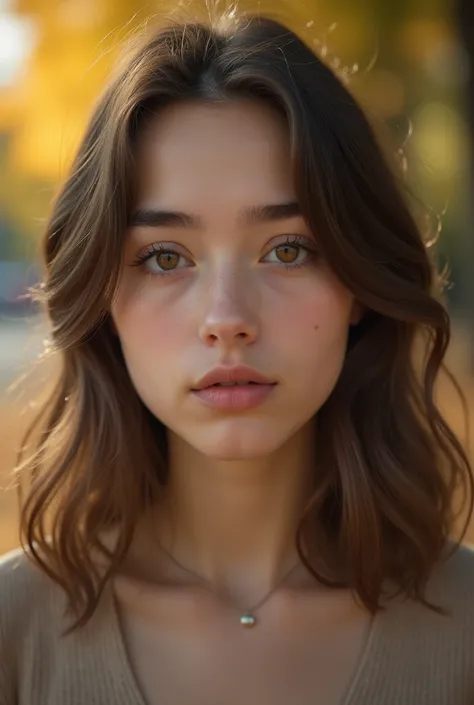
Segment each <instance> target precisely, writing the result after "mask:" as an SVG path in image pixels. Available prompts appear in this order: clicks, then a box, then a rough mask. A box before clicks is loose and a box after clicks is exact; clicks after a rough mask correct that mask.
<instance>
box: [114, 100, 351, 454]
mask: <svg viewBox="0 0 474 705" xmlns="http://www.w3.org/2000/svg"><path fill="white" fill-rule="evenodd" d="M291 172H292V169H291V165H290V147H289V139H288V134H287V129H286V125H285V122H284V120H283V119H282V118H281V117H280V116H279V115H278V113H276V112H273V111H272V109H271V108H270V107H267V106H266V105H264V104H259V103H257V102H255V103H254V102H251V101H247V100H242V101H232V102H228V103H220V104H207V103H199V102H189V103H182V104H180V105H174V106H171V107H168V108H166V109H164V110H163V111H161V112H160V113H159V115H157V116H156V118H155V119H154V121H153V122H152V123H151V124H150V125H149V126H148V127H147V128H146V130H144V132H143V133H142V135H141V138H140V142H139V145H138V171H137V178H138V187H139V197H138V202H137V204H136V209H135V218H134V220H132V226H131V227H130V228H129V231H128V232H127V235H126V241H125V245H124V247H125V253H124V254H125V256H124V266H123V278H122V282H121V286H120V289H119V291H118V294H117V297H116V300H115V302H114V305H113V307H112V317H113V321H114V324H115V327H116V330H117V333H118V335H119V337H120V341H121V345H122V349H123V353H124V357H125V362H126V365H127V368H128V371H129V374H130V377H131V380H132V383H133V385H134V387H135V389H136V391H137V393H138V395H139V396H140V397H141V399H142V400H143V402H144V404H145V405H146V406H147V407H148V408H149V409H150V411H151V412H152V413H153V414H154V415H155V416H156V417H157V418H159V419H160V420H161V421H162V422H163V423H164V424H165V425H166V426H167V427H168V428H169V429H170V430H171V431H173V432H174V433H175V434H176V435H177V436H178V437H179V438H181V439H183V440H184V441H185V442H187V443H188V444H190V445H191V446H192V447H194V448H195V449H196V450H198V451H199V452H201V453H203V454H204V455H207V456H210V457H214V458H222V459H239V458H256V457H259V456H264V455H267V454H269V453H271V452H274V451H276V450H277V449H278V448H279V447H281V446H282V444H283V443H285V442H286V441H289V440H290V439H291V437H292V436H294V434H297V433H298V431H300V430H302V429H303V427H304V426H306V425H307V423H308V422H309V421H310V420H311V419H312V418H313V417H314V415H315V414H316V413H317V411H318V409H319V408H320V407H321V405H322V404H323V403H324V402H325V400H326V399H327V398H328V396H329V395H330V393H331V391H332V389H333V387H334V385H335V383H336V381H337V379H338V376H339V374H340V371H341V368H342V365H343V361H344V356H345V350H346V342H347V336H348V330H349V325H350V324H351V323H355V322H356V321H357V319H358V311H357V307H356V306H355V304H354V301H353V298H352V296H351V295H350V293H349V292H348V291H347V290H346V289H344V287H343V286H342V285H341V284H340V283H339V282H338V281H336V280H335V278H334V277H333V276H332V274H331V273H330V271H329V270H328V268H327V266H326V264H325V263H324V261H322V260H321V259H320V258H319V256H318V245H317V233H314V237H313V234H312V233H311V232H310V230H309V229H308V226H307V225H306V222H305V220H304V219H303V217H302V216H301V215H299V214H298V212H297V208H296V207H295V206H294V205H289V206H288V207H287V208H281V209H280V210H278V209H273V210H271V209H268V208H267V209H266V210H263V208H265V207H267V206H277V205H284V204H295V201H296V197H295V191H294V186H293V183H292V177H291ZM153 211H159V212H160V213H158V214H156V213H153ZM171 214H174V215H171ZM265 215H267V217H264V216H265ZM270 216H272V217H270ZM133 222H134V223H135V224H133ZM218 365H224V366H236V365H247V366H250V367H251V368H253V369H254V370H257V371H258V372H260V373H261V374H262V375H264V376H265V377H266V378H268V379H269V380H270V381H271V382H273V383H276V384H273V386H271V387H267V388H258V392H257V391H256V388H255V387H254V388H253V390H251V391H250V393H249V394H247V392H248V391H249V390H248V388H247V391H245V390H243V388H240V389H238V390H236V389H235V388H233V390H231V389H229V388H227V389H222V388H221V389H220V390H219V391H214V392H211V393H210V395H209V398H212V394H215V395H216V396H219V399H220V400H221V405H220V406H219V407H216V406H212V405H211V406H209V400H208V401H207V402H206V399H204V398H203V397H202V396H200V395H199V394H196V392H195V391H193V390H194V389H195V388H196V387H197V386H198V382H199V380H200V379H201V378H202V376H203V375H205V374H206V373H208V372H210V371H211V370H213V369H214V368H215V367H216V366H218ZM260 391H261V392H262V393H261V394H260ZM205 394H206V393H204V396H205ZM246 395H247V396H246ZM252 395H254V396H252ZM255 396H256V397H257V399H255ZM249 398H251V400H253V402H254V403H253V404H252V403H250V404H247V405H246V401H245V400H247V401H248V399H249ZM226 400H227V401H228V402H229V403H232V400H234V402H233V403H234V404H239V403H240V404H241V405H242V404H243V406H244V407H245V408H235V406H234V407H233V408H227V407H226V405H225V404H226ZM239 400H240V401H239ZM257 402H258V403H257ZM211 403H212V401H211ZM222 403H223V406H222Z"/></svg>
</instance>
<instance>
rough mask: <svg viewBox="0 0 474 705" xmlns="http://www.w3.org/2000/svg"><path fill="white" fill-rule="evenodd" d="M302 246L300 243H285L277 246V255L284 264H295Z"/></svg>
mask: <svg viewBox="0 0 474 705" xmlns="http://www.w3.org/2000/svg"><path fill="white" fill-rule="evenodd" d="M301 250H302V248H301V246H300V245H289V244H286V243H285V244H283V245H278V246H277V247H275V253H276V255H277V256H278V257H279V258H280V259H281V261H282V262H283V263H284V264H293V263H294V262H295V261H296V260H297V259H298V255H299V254H300V252H301Z"/></svg>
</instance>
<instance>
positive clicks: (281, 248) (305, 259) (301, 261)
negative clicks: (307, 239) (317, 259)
mask: <svg viewBox="0 0 474 705" xmlns="http://www.w3.org/2000/svg"><path fill="white" fill-rule="evenodd" d="M314 254H315V253H313V252H312V250H311V248H310V246H309V245H308V246H305V245H303V244H301V242H300V241H299V239H298V238H295V239H294V240H291V241H289V240H288V241H286V242H281V243H280V244H278V245H276V246H275V247H273V248H272V249H271V251H270V252H269V253H268V254H267V255H266V256H265V258H264V261H265V262H268V263H270V264H282V265H284V266H285V267H286V268H287V269H292V268H296V267H300V266H301V267H302V266H304V265H305V264H308V263H309V262H310V260H312V258H313V256H314Z"/></svg>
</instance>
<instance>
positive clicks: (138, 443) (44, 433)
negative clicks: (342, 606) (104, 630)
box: [18, 15, 473, 631]
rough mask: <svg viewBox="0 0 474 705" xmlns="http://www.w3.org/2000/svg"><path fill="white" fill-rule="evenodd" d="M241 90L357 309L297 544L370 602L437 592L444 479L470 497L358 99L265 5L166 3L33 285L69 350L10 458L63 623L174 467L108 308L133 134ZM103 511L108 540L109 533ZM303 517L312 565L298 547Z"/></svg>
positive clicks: (445, 527) (375, 146)
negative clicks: (282, 134)
mask: <svg viewBox="0 0 474 705" xmlns="http://www.w3.org/2000/svg"><path fill="white" fill-rule="evenodd" d="M239 97H246V98H252V99H255V100H258V101H266V102H268V103H269V104H271V105H272V106H274V108H275V110H278V111H280V112H281V113H282V114H283V115H284V116H285V118H286V120H287V124H288V129H289V133H290V137H291V150H292V166H291V168H292V169H293V173H294V182H295V186H296V193H297V198H298V201H299V203H300V206H301V209H302V212H303V215H304V216H305V218H306V219H307V222H308V224H309V226H310V228H311V230H312V232H314V233H317V236H318V247H319V248H320V249H321V252H322V255H323V257H324V258H325V260H326V261H327V262H328V264H329V266H330V267H331V268H332V270H333V272H334V273H335V275H336V276H337V277H338V279H339V280H340V281H341V282H342V283H343V285H344V286H345V287H347V289H348V290H349V291H350V292H352V294H353V295H354V296H355V297H356V299H357V300H358V301H359V302H361V303H362V304H363V306H364V308H365V311H366V313H365V316H364V318H363V320H362V322H361V323H360V324H359V325H358V326H357V327H355V328H354V329H352V330H351V333H350V337H349V342H348V348H347V355H346V359H345V364H344V367H343V370H342V373H341V376H340V379H339V380H338V383H337V385H336V387H335V389H334V391H333V393H332V395H331V396H330V398H329V399H328V401H327V402H326V403H325V404H324V406H323V407H322V408H321V410H320V411H319V412H318V423H317V430H316V437H315V439H314V442H315V444H317V447H318V452H317V457H318V469H317V473H316V470H315V488H316V489H315V492H314V495H313V496H311V497H308V503H307V507H306V510H305V512H304V514H303V516H302V517H301V524H300V527H299V530H298V533H297V536H296V543H297V547H298V551H299V553H300V556H301V559H302V560H303V562H304V563H305V564H306V566H307V567H308V568H309V570H311V572H312V573H313V574H314V575H315V577H317V578H318V579H319V580H321V581H322V582H324V583H325V584H328V585H338V586H339V585H344V586H348V587H350V588H351V589H353V591H354V593H355V594H356V595H357V596H358V598H359V599H360V600H361V601H362V603H363V604H364V605H366V607H367V608H368V609H369V610H371V611H372V612H375V611H376V610H377V609H378V608H379V606H380V597H381V590H382V585H383V583H384V581H385V580H390V581H394V583H395V584H396V585H397V586H398V589H399V590H400V591H402V592H403V593H405V594H406V595H409V596H411V597H412V598H414V599H416V600H421V601H422V602H424V603H425V604H429V603H428V601H427V599H426V597H425V587H426V582H427V579H428V577H429V575H430V572H431V570H432V568H433V566H434V564H435V562H436V561H437V560H438V559H439V557H440V556H441V554H442V552H443V549H444V547H445V546H446V544H447V539H448V538H449V537H450V536H451V533H452V530H453V526H454V523H455V519H456V512H455V510H454V503H453V501H454V497H455V494H456V496H457V495H458V493H459V496H461V497H463V498H464V501H465V503H467V516H468V517H469V516H470V514H471V511H472V488H473V480H472V474H471V469H470V467H469V461H468V459H467V457H466V454H465V452H464V450H463V448H462V445H461V444H460V442H459V441H458V440H457V438H456V436H455V434H454V433H453V431H452V430H451V429H450V428H449V426H448V425H447V423H446V422H445V420H444V419H443V417H442V415H441V414H440V412H439V410H438V408H437V406H436V404H435V401H434V386H435V381H436V379H437V376H438V373H439V371H440V369H441V368H442V367H443V358H444V355H445V352H446V349H447V346H448V342H449V337H450V321H449V317H448V313H447V311H446V309H445V307H444V305H443V303H442V296H440V295H439V277H438V276H437V274H436V270H435V267H434V261H433V258H432V256H431V255H430V252H429V251H428V249H427V247H426V244H425V242H424V240H423V237H422V234H421V232H420V230H419V228H418V226H417V224H416V219H415V218H414V217H413V215H412V213H411V210H410V208H409V206H408V205H407V204H408V201H407V199H406V198H405V196H404V194H403V189H402V186H401V180H400V178H399V177H398V176H397V175H396V174H395V172H394V170H393V167H392V166H391V165H390V163H389V160H387V158H386V157H385V156H384V155H383V150H382V148H381V147H380V145H379V142H378V140H377V138H376V136H375V133H374V130H373V128H372V127H371V126H370V124H369V121H368V119H367V117H366V116H365V115H364V112H363V111H362V109H361V107H360V106H359V105H358V103H357V101H356V100H355V98H354V97H353V96H352V95H351V93H350V92H349V90H348V88H347V87H346V86H345V85H344V82H343V81H341V80H340V79H339V78H338V77H337V76H336V75H335V74H334V73H333V71H332V70H331V69H330V68H329V67H328V66H327V65H325V63H324V62H323V61H322V60H321V59H320V58H318V56H317V55H316V54H315V53H314V52H313V51H312V50H311V49H310V48H309V47H308V45H307V44H306V43H305V42H304V41H303V40H302V39H300V38H299V37H298V36H296V35H295V34H294V33H293V32H291V31H290V30H289V29H288V28H287V27H285V26H283V25H282V24H281V23H279V22H278V21H276V20H274V19H271V18H269V17H261V16H255V15H250V16H249V15H246V16H243V17H242V18H241V19H238V20H236V21H235V22H234V23H233V24H232V26H231V27H230V26H227V27H222V26H220V25H212V23H207V24H206V23H201V22H199V21H192V22H183V23H179V22H176V21H174V22H172V23H170V24H169V25H168V26H166V27H165V28H160V29H158V30H156V29H155V30H153V31H151V32H148V34H147V35H146V36H144V39H143V41H142V42H141V44H140V45H139V46H138V47H137V48H136V49H135V51H134V53H133V55H132V56H131V57H130V58H129V59H128V62H127V63H125V64H123V65H122V66H121V68H120V70H119V71H118V72H117V73H116V75H115V76H114V77H113V78H112V80H111V82H110V84H109V85H108V87H107V88H106V90H105V92H104V94H103V95H102V97H101V99H100V101H99V102H98V104H97V106H96V108H95V110H94V112H93V115H92V117H91V120H90V122H89V125H88V127H87V129H86V132H85V136H84V138H83V141H82V144H81V145H80V147H79V150H78V153H77V156H76V158H75V161H74V163H73V165H72V168H71V172H70V175H69V177H68V178H67V181H66V183H65V185H64V187H63V188H62V191H61V192H60V194H59V196H58V198H57V201H56V203H55V205H54V208H53V211H52V214H51V217H50V220H49V223H48V225H47V228H46V232H45V233H44V238H43V241H42V256H43V261H44V265H45V280H44V282H43V284H42V286H41V289H40V294H41V298H42V301H43V304H44V306H45V308H46V310H47V314H48V316H49V319H50V322H51V330H52V341H53V346H54V349H55V351H56V355H57V356H58V357H59V359H60V361H61V370H60V374H59V378H58V381H57V384H56V387H55V389H54V390H53V392H52V393H51V396H50V398H49V400H48V402H47V404H46V405H45V407H44V408H43V409H42V410H41V413H40V415H39V418H38V423H39V427H38V425H36V426H32V427H31V428H30V430H29V432H28V434H27V437H26V447H27V448H29V453H28V455H23V456H22V457H20V463H19V465H18V468H19V471H21V472H22V473H23V472H25V473H26V475H27V476H28V477H31V486H30V488H29V493H28V495H27V496H26V497H25V498H24V501H22V507H21V540H22V545H23V546H24V547H25V548H26V549H27V550H28V549H29V552H30V553H31V558H32V559H33V560H34V561H36V562H37V563H38V564H39V565H40V566H41V568H42V569H43V570H44V571H46V572H47V573H48V574H49V575H50V577H51V578H53V579H54V580H55V581H57V582H58V583H59V584H60V585H61V586H62V587H63V588H64V590H65V591H66V593H67V596H68V605H69V610H70V611H71V612H72V613H73V614H74V616H75V618H76V620H75V622H74V624H73V626H72V627H71V629H76V628H79V627H80V626H81V625H83V624H85V623H86V622H87V621H88V620H89V618H90V617H91V616H92V614H93V612H94V610H95V607H96V605H97V601H98V599H99V597H100V595H101V593H102V590H103V588H104V586H105V584H106V581H107V580H108V579H109V578H110V577H111V575H112V574H113V572H114V570H116V568H117V566H118V565H119V563H120V562H121V560H122V559H123V558H124V556H125V553H126V552H127V550H128V548H129V546H130V543H131V539H132V535H133V531H134V527H135V526H136V523H137V521H138V518H139V517H140V515H141V513H142V512H143V511H144V509H145V507H146V506H149V505H150V503H153V502H154V500H156V498H157V496H158V493H159V492H160V490H161V488H162V487H163V486H164V485H166V479H167V434H166V429H165V428H164V426H163V425H162V424H161V422H160V421H159V420H158V419H156V418H155V417H153V416H152V414H151V413H150V412H149V411H148V410H147V409H146V408H145V406H144V404H143V403H142V402H141V400H140V399H139V397H138V395H137V393H136V391H135V389H134V387H133V385H132V383H131V380H130V378H129V375H128V373H127V370H126V367H125V364H124V360H123V357H122V354H121V349H120V343H119V340H118V338H117V336H116V335H114V332H113V330H112V326H111V320H110V315H109V311H110V308H111V302H112V300H113V297H114V294H115V292H116V290H117V286H118V283H119V278H120V272H121V267H122V249H123V240H124V234H125V232H126V229H127V226H128V224H129V218H130V215H131V213H132V210H133V207H134V204H135V199H136V193H135V183H136V179H135V178H134V173H135V171H134V170H135V168H136V165H135V151H136V149H135V148H136V142H137V136H138V134H139V133H140V131H141V130H142V129H143V127H144V125H145V124H146V123H147V121H149V120H150V118H151V117H152V116H154V115H155V114H156V113H157V111H159V110H160V108H162V107H163V106H165V105H168V104H169V103H171V102H177V101H183V100H187V101H189V100H197V101H199V100H205V101H227V100H232V99H234V98H239ZM38 428H41V432H40V434H39V435H38V434H36V435H38V438H37V440H36V441H35V442H34V444H33V441H32V438H33V437H34V435H35V433H36V431H37V430H38ZM48 517H49V519H48ZM48 527H49V528H48ZM110 529H113V530H114V531H116V536H117V540H116V542H115V544H114V546H113V547H112V548H111V547H110V546H108V545H106V542H104V540H103V537H104V535H106V533H107V532H108V531H109V530H110ZM464 530H465V527H464ZM464 530H463V531H462V533H464ZM311 537H315V538H316V540H317V545H318V568H317V569H316V567H315V565H314V561H313V560H312V557H311V555H308V553H307V552H306V549H305V546H306V545H309V544H310V543H311ZM97 556H101V557H103V558H105V566H106V569H105V570H99V569H98V562H97V560H96V558H97ZM102 565H103V563H102ZM69 631H70V630H69Z"/></svg>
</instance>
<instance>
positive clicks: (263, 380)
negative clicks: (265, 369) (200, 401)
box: [192, 365, 276, 391]
mask: <svg viewBox="0 0 474 705" xmlns="http://www.w3.org/2000/svg"><path fill="white" fill-rule="evenodd" d="M275 384H276V381H275V380H273V379H270V378H269V377H266V376H265V375H263V374H262V373H261V372H258V371H257V370H255V369H253V368H251V367H247V366H246V365H238V366H235V367H225V366H220V367H215V368H214V369H213V370H211V371H210V372H208V373H207V374H205V375H204V376H203V377H201V379H200V380H199V381H198V382H197V383H196V384H195V385H194V386H193V388H192V391H200V390H202V389H207V388H209V387H218V388H219V387H221V388H225V387H233V386H250V385H252V386H253V385H275Z"/></svg>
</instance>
